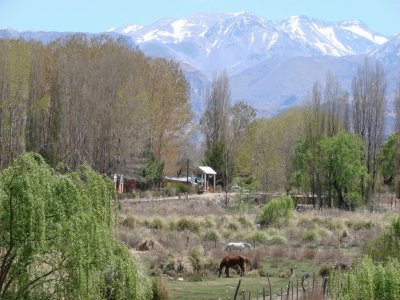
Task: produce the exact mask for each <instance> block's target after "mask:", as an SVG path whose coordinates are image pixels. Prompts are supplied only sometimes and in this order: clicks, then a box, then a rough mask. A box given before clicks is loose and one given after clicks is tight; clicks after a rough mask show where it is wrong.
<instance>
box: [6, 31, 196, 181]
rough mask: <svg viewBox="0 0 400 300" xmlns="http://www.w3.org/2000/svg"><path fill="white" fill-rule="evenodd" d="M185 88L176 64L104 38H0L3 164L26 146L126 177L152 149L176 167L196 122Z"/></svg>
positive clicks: (53, 159)
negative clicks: (191, 125) (189, 129)
mask: <svg viewBox="0 0 400 300" xmlns="http://www.w3.org/2000/svg"><path fill="white" fill-rule="evenodd" d="M188 91H189V88H188V83H187V81H186V79H185V77H184V75H183V73H182V71H181V69H180V67H179V65H178V64H177V63H175V62H173V61H167V60H165V59H156V58H149V57H146V56H145V55H144V54H143V53H142V52H140V51H139V50H133V49H131V48H129V47H128V46H126V45H125V44H124V42H123V41H121V40H115V39H112V38H110V37H107V36H100V37H95V38H88V37H86V36H85V35H73V36H69V37H67V38H62V39H60V40H57V41H55V42H52V43H50V44H49V45H43V44H41V43H37V42H26V41H22V40H0V169H3V168H5V167H7V166H9V165H10V163H11V162H12V160H13V159H14V158H16V157H17V156H19V155H20V154H21V153H23V152H25V151H34V152H38V153H41V154H42V155H43V156H44V157H45V158H46V160H47V161H48V162H49V163H50V164H52V165H54V166H55V165H57V164H58V163H60V162H61V163H62V164H63V165H64V166H65V167H68V168H72V169H74V168H76V167H77V166H78V165H80V164H81V163H82V162H86V163H89V164H90V165H91V166H92V167H93V168H94V169H95V170H97V171H98V172H102V173H111V172H120V173H124V174H127V173H128V174H129V173H134V172H135V170H137V169H140V166H141V164H142V163H141V161H142V158H143V153H148V152H149V151H151V152H152V153H153V154H154V155H155V156H156V157H157V159H159V160H160V161H165V162H166V163H167V164H166V168H167V169H168V168H173V166H174V164H176V159H177V157H178V154H179V152H180V151H181V146H180V145H181V141H182V135H184V133H185V130H187V124H188V123H189V122H190V121H191V119H192V112H191V107H190V101H189V100H190V99H189V92H188Z"/></svg>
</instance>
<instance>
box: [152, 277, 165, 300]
mask: <svg viewBox="0 0 400 300" xmlns="http://www.w3.org/2000/svg"><path fill="white" fill-rule="evenodd" d="M168 299H169V298H168V289H167V287H166V286H165V285H164V283H163V281H162V279H161V277H160V276H158V277H156V278H155V279H154V280H153V298H152V300H168Z"/></svg>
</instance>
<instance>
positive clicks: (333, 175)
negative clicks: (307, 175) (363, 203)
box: [319, 131, 368, 208]
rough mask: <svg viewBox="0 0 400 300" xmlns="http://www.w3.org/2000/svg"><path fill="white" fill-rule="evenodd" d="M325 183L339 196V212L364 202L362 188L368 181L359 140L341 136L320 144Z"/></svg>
mask: <svg viewBox="0 0 400 300" xmlns="http://www.w3.org/2000/svg"><path fill="white" fill-rule="evenodd" d="M319 149H320V152H321V157H322V166H323V168H324V170H325V174H326V175H325V182H326V184H327V187H328V189H329V190H332V191H334V192H335V193H336V195H337V198H338V200H339V202H338V207H339V208H350V207H355V206H357V204H358V203H359V201H360V200H361V187H362V184H364V183H365V182H367V181H368V173H367V169H366V167H365V166H364V165H363V161H362V157H363V154H364V142H363V141H362V140H361V139H360V138H358V137H357V136H355V135H353V134H350V133H347V132H345V131H342V132H340V133H339V134H337V135H336V136H334V137H331V138H323V139H322V140H321V141H320V142H319Z"/></svg>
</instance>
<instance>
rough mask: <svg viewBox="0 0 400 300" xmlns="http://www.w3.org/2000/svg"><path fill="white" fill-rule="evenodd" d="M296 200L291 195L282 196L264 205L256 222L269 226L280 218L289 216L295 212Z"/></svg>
mask: <svg viewBox="0 0 400 300" xmlns="http://www.w3.org/2000/svg"><path fill="white" fill-rule="evenodd" d="M293 210H294V202H293V199H292V198H291V197H289V196H280V197H278V198H276V199H273V200H271V202H269V203H268V204H266V205H264V207H263V208H262V211H261V213H260V214H259V215H258V216H257V219H256V222H257V223H259V224H261V225H263V226H268V225H271V224H273V223H274V222H276V221H277V220H278V219H280V218H286V219H287V218H289V217H290V216H291V215H292V214H293Z"/></svg>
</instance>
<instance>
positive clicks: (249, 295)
mask: <svg viewBox="0 0 400 300" xmlns="http://www.w3.org/2000/svg"><path fill="white" fill-rule="evenodd" d="M249 300H250V291H249Z"/></svg>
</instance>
